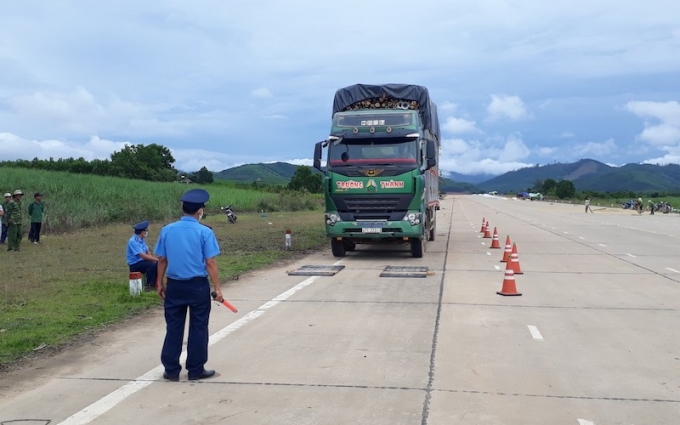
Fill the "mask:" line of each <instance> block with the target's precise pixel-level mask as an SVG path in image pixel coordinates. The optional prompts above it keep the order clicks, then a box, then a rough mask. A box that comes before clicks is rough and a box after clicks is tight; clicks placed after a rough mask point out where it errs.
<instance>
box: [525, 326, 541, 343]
mask: <svg viewBox="0 0 680 425" xmlns="http://www.w3.org/2000/svg"><path fill="white" fill-rule="evenodd" d="M527 327H528V328H529V332H531V336H532V337H533V338H534V339H535V340H536V341H543V336H542V335H541V333H540V332H539V331H538V328H537V327H536V326H532V325H528V326H527Z"/></svg>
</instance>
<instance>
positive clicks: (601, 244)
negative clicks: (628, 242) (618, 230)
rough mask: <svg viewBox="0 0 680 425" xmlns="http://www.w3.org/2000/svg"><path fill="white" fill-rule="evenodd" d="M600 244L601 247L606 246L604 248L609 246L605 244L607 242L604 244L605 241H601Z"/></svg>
mask: <svg viewBox="0 0 680 425" xmlns="http://www.w3.org/2000/svg"><path fill="white" fill-rule="evenodd" d="M598 245H600V246H601V247H604V248H606V247H607V245H605V244H603V243H599V244H598Z"/></svg>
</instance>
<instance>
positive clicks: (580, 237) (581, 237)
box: [578, 236, 586, 240]
mask: <svg viewBox="0 0 680 425" xmlns="http://www.w3.org/2000/svg"><path fill="white" fill-rule="evenodd" d="M578 238H579V239H583V240H585V239H586V238H584V237H583V236H579V237H578Z"/></svg>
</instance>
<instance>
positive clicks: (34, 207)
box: [28, 192, 45, 245]
mask: <svg viewBox="0 0 680 425" xmlns="http://www.w3.org/2000/svg"><path fill="white" fill-rule="evenodd" d="M43 214H45V204H44V203H43V202H42V193H40V192H36V193H35V194H33V202H31V203H30V204H29V205H28V216H29V217H30V218H31V228H30V230H29V231H28V240H29V241H31V242H33V244H35V245H37V244H39V243H40V230H41V229H42V222H43Z"/></svg>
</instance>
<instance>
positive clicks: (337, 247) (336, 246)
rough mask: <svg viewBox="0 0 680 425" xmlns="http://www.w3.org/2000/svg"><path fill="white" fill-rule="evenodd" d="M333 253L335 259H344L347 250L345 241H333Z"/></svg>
mask: <svg viewBox="0 0 680 425" xmlns="http://www.w3.org/2000/svg"><path fill="white" fill-rule="evenodd" d="M331 251H332V252H333V257H344V256H345V253H346V250H345V244H344V243H343V241H339V240H337V239H331Z"/></svg>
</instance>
